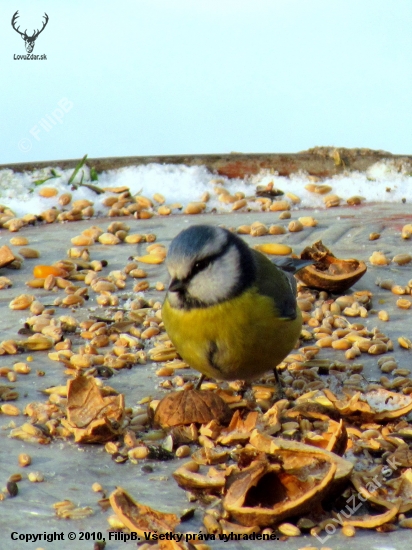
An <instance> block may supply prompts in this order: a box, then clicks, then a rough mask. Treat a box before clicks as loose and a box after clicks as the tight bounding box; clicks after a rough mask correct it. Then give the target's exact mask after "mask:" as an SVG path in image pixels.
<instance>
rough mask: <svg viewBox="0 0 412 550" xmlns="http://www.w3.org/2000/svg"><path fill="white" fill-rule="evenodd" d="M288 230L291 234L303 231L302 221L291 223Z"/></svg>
mask: <svg viewBox="0 0 412 550" xmlns="http://www.w3.org/2000/svg"><path fill="white" fill-rule="evenodd" d="M288 229H289V231H290V232H291V233H297V232H299V231H302V230H303V224H302V223H301V222H300V221H293V222H290V224H289V225H288Z"/></svg>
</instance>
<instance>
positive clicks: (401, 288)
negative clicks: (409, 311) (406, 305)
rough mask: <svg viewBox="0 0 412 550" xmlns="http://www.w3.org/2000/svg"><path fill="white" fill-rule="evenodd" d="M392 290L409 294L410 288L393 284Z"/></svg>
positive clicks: (400, 293)
mask: <svg viewBox="0 0 412 550" xmlns="http://www.w3.org/2000/svg"><path fill="white" fill-rule="evenodd" d="M391 292H392V293H393V294H398V295H399V296H401V295H402V294H409V288H408V287H405V286H401V285H393V287H392V288H391Z"/></svg>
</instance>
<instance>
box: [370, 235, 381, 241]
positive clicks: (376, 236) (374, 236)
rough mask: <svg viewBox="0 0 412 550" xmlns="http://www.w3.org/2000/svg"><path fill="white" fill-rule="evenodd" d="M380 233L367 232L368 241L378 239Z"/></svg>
mask: <svg viewBox="0 0 412 550" xmlns="http://www.w3.org/2000/svg"><path fill="white" fill-rule="evenodd" d="M380 237H381V234H380V233H369V240H370V241H377V240H378V239H380Z"/></svg>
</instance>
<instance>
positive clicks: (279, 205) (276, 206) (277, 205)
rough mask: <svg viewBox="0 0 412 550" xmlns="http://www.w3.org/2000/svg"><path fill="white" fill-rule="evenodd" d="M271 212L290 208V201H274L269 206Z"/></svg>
mask: <svg viewBox="0 0 412 550" xmlns="http://www.w3.org/2000/svg"><path fill="white" fill-rule="evenodd" d="M269 210H270V211H271V212H281V211H283V210H290V203H289V202H288V201H282V200H280V201H273V202H272V204H271V205H270V207H269Z"/></svg>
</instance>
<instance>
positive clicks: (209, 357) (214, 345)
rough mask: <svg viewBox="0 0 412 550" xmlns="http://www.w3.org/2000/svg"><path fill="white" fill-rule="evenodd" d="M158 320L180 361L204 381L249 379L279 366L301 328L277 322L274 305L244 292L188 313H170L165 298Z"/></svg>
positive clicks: (295, 323)
mask: <svg viewBox="0 0 412 550" xmlns="http://www.w3.org/2000/svg"><path fill="white" fill-rule="evenodd" d="M162 317H163V321H164V324H165V327H166V330H167V332H168V334H169V337H170V339H171V340H172V342H173V344H174V345H175V346H176V349H177V351H178V352H179V354H180V355H181V357H182V358H183V359H184V361H186V362H187V363H188V364H189V365H190V366H191V367H193V368H195V369H196V370H198V371H199V372H201V373H203V374H205V375H206V376H209V377H213V378H218V379H226V380H236V379H246V380H247V379H250V378H254V377H256V376H258V375H260V374H262V373H264V372H266V371H268V370H270V369H273V368H274V367H275V366H276V365H278V364H279V363H280V362H281V361H282V360H283V359H284V358H285V357H286V355H287V354H288V353H289V352H290V351H291V350H292V349H293V347H294V345H295V343H296V340H297V339H298V337H299V334H300V330H301V327H302V318H301V315H300V311H299V309H298V311H297V317H296V319H293V320H290V319H282V318H279V317H278V316H277V314H276V309H275V306H274V301H273V300H272V299H271V298H270V297H268V296H265V295H262V294H259V293H258V292H257V290H256V289H254V288H253V289H249V290H247V291H246V292H244V293H243V294H241V295H240V296H237V297H236V298H233V299H230V300H227V301H224V302H222V303H219V304H216V305H213V306H209V307H205V308H195V309H191V310H184V309H176V308H173V307H172V306H171V305H170V303H169V301H168V299H167V298H166V300H165V302H164V304H163V309H162Z"/></svg>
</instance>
